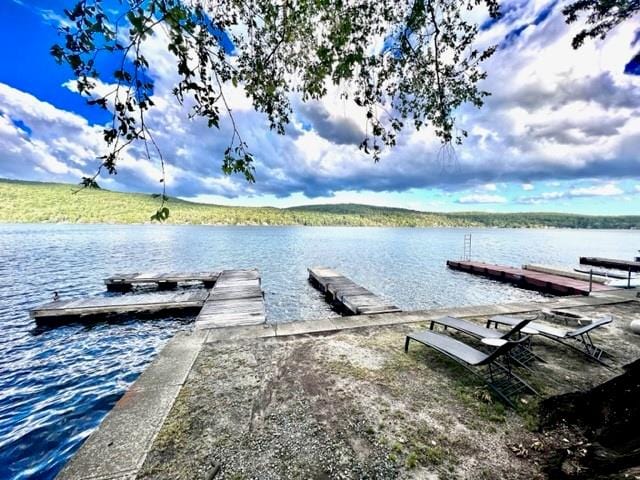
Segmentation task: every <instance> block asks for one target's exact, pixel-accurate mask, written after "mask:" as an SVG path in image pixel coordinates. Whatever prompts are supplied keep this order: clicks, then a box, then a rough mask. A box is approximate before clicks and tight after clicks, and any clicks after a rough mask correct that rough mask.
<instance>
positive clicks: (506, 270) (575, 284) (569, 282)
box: [447, 260, 611, 295]
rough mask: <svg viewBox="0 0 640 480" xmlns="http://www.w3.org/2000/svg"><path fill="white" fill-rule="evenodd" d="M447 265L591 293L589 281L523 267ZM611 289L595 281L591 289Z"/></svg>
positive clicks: (543, 288) (560, 291) (553, 289)
mask: <svg viewBox="0 0 640 480" xmlns="http://www.w3.org/2000/svg"><path fill="white" fill-rule="evenodd" d="M447 266H448V267H449V268H451V269H453V270H461V271H463V272H467V273H473V274H476V275H483V276H485V277H489V278H492V279H494V280H500V281H502V282H508V283H513V284H515V285H517V286H519V287H522V288H527V289H529V290H536V291H539V292H548V293H553V294H556V295H589V293H590V290H589V282H588V281H586V282H585V281H583V280H576V279H573V278H567V277H562V276H560V275H552V274H549V273H542V272H534V271H531V270H524V269H522V268H515V267H508V266H503V265H492V264H489V263H483V262H473V261H462V260H460V261H457V260H447ZM605 290H611V288H610V287H607V286H605V285H601V284H599V283H593V284H592V285H591V291H594V292H595V291H605Z"/></svg>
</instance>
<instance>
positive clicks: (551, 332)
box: [487, 315, 612, 366]
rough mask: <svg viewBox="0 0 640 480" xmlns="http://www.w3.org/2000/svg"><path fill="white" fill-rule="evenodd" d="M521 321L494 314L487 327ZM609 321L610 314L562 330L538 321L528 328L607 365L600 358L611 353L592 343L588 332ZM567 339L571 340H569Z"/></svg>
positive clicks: (530, 324) (610, 320)
mask: <svg viewBox="0 0 640 480" xmlns="http://www.w3.org/2000/svg"><path fill="white" fill-rule="evenodd" d="M521 321H522V319H521V318H516V317H510V316H508V315H496V316H495V317H491V318H490V319H489V320H487V327H490V326H491V324H494V325H495V326H496V327H497V326H498V325H510V326H513V325H517V324H518V323H519V322H521ZM611 322H612V318H611V316H605V317H603V318H601V319H599V320H595V321H593V322H591V323H589V324H587V325H584V326H582V327H580V328H576V329H575V330H563V329H561V328H557V327H554V326H552V325H547V324H544V323H539V322H531V323H529V325H528V328H529V329H533V330H536V331H537V332H538V333H539V334H540V335H542V336H543V337H546V338H549V339H551V340H555V341H556V342H559V343H561V344H563V345H566V346H567V347H569V348H572V349H574V350H576V351H578V352H580V353H582V354H584V355H586V356H587V357H588V358H589V359H591V360H595V361H596V362H598V363H600V364H602V365H605V366H608V365H607V364H606V363H605V362H603V361H602V360H601V358H602V355H608V356H611V355H610V354H608V353H607V352H605V351H604V350H603V349H602V348H601V347H598V346H596V345H595V344H594V343H593V339H592V338H591V335H590V333H591V331H593V330H595V329H596V328H600V327H602V326H603V325H607V324H609V323H611ZM569 340H570V341H571V342H569Z"/></svg>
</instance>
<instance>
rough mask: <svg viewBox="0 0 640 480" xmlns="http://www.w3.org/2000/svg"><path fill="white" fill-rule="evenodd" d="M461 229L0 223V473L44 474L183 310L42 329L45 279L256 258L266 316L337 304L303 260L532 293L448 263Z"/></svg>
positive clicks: (427, 299) (627, 236) (480, 242)
mask: <svg viewBox="0 0 640 480" xmlns="http://www.w3.org/2000/svg"><path fill="white" fill-rule="evenodd" d="M471 232H472V233H473V251H474V258H476V259H481V260H485V261H492V262H496V263H507V264H512V265H519V264H521V263H526V262H531V263H547V264H556V265H565V266H572V265H574V264H575V262H576V261H577V257H578V256H579V255H594V256H608V257H619V258H632V257H633V255H634V253H635V251H636V250H637V248H638V244H640V242H639V240H640V238H639V237H640V235H638V234H637V233H635V232H617V231H615V232H612V231H571V230H497V229H477V230H471ZM465 233H469V230H462V229H403V228H348V227H335V228H333V227H332V228H320V227H318V228H316V227H291V228H289V227H198V226H159V225H155V226H105V225H102V226H91V225H86V226H76V225H21V226H15V225H0V279H1V281H0V322H2V333H3V334H2V336H0V351H1V352H2V353H1V355H0V478H2V479H18V478H25V479H26V478H53V477H54V476H55V474H56V473H57V472H58V471H59V470H60V468H61V467H62V465H64V462H65V461H66V460H67V459H68V458H69V457H70V456H71V455H72V454H73V452H74V451H75V450H76V449H77V448H78V447H79V446H80V444H81V443H82V441H83V440H84V439H85V438H86V437H87V436H88V435H89V433H91V431H92V430H93V429H95V428H96V426H97V425H98V424H99V422H100V420H101V419H102V418H103V417H104V415H105V414H106V413H107V412H108V411H109V410H110V408H111V407H112V406H113V404H114V403H115V402H116V401H117V399H118V398H119V397H120V395H122V393H123V392H124V390H125V389H126V388H127V386H128V385H130V384H131V382H133V381H134V380H135V378H136V377H137V376H138V374H139V373H140V372H141V371H142V370H143V368H144V367H145V365H147V364H148V362H150V361H151V359H152V358H153V355H154V354H155V353H156V352H157V351H158V350H159V349H160V348H161V347H162V345H164V343H166V341H167V340H168V339H169V338H170V337H171V336H172V335H173V334H174V333H175V332H176V331H178V330H180V329H188V328H191V325H190V323H189V319H186V320H177V319H171V318H168V319H162V320H146V321H141V320H136V319H132V318H129V319H123V320H120V321H118V322H97V323H94V324H91V325H77V324H75V325H68V326H64V327H60V328H56V329H45V330H40V331H37V330H35V329H34V324H33V322H32V321H31V320H30V319H29V316H28V310H29V309H30V308H32V307H34V306H36V305H38V304H40V303H43V302H46V301H49V300H50V299H51V297H52V294H53V292H54V291H58V292H59V293H60V295H61V297H62V298H63V299H64V298H68V297H74V296H80V295H88V294H91V295H93V294H103V292H104V286H103V285H102V278H104V277H105V276H108V275H110V274H112V273H115V272H126V271H139V272H142V271H162V272H168V271H203V270H218V269H222V268H252V267H257V268H259V269H260V271H261V273H262V277H263V289H264V290H265V300H266V303H267V316H268V319H269V321H271V322H277V321H283V320H287V321H291V320H301V319H312V318H320V317H325V316H328V315H334V313H332V312H331V311H330V310H329V308H328V307H327V305H326V304H325V303H324V301H323V299H322V297H321V296H320V294H319V293H318V292H316V291H315V290H314V289H313V288H312V287H311V286H310V285H309V284H308V282H307V281H306V278H307V272H306V268H307V267H309V266H313V265H326V266H330V267H334V268H336V269H338V270H340V271H341V272H343V273H344V274H345V275H347V276H349V277H351V278H352V279H353V280H355V281H356V282H358V283H361V284H362V285H364V286H365V287H367V288H369V289H370V290H372V291H373V292H375V293H378V294H381V295H382V296H385V297H387V298H388V299H389V300H391V301H392V302H393V303H395V304H396V305H398V306H399V307H401V308H404V309H419V308H431V307H442V306H454V305H473V304H486V303H492V302H503V301H517V300H522V299H528V298H535V297H537V294H535V293H532V292H528V291H524V290H519V289H516V288H512V287H510V286H507V285H503V284H498V283H495V282H492V281H490V280H487V279H484V278H481V277H474V276H471V275H467V274H464V273H460V272H453V271H449V270H447V269H446V267H445V261H446V260H447V259H448V258H459V257H460V256H461V254H462V248H463V236H464V234H465Z"/></svg>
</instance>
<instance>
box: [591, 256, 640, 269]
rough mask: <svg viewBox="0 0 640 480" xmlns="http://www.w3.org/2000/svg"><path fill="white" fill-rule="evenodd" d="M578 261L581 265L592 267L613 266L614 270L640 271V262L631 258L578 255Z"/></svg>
mask: <svg viewBox="0 0 640 480" xmlns="http://www.w3.org/2000/svg"><path fill="white" fill-rule="evenodd" d="M580 263H581V264H583V265H593V266H594V267H605V268H613V269H616V270H624V271H625V272H640V262H634V261H631V260H616V259H613V258H600V257H580Z"/></svg>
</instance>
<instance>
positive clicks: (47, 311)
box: [30, 291, 208, 324]
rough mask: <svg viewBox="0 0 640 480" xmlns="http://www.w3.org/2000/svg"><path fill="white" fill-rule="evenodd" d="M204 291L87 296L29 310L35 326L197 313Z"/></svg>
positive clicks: (206, 293)
mask: <svg viewBox="0 0 640 480" xmlns="http://www.w3.org/2000/svg"><path fill="white" fill-rule="evenodd" d="M207 295H208V292H207V291H189V292H175V293H167V294H162V293H149V294H141V295H123V296H117V297H89V298H81V299H72V300H68V301H57V302H50V303H47V304H45V305H42V306H40V307H37V308H35V309H33V310H31V311H30V315H31V318H33V319H35V320H36V323H38V324H53V323H58V322H59V321H60V320H61V319H63V318H65V319H67V318H75V319H82V318H86V317H93V316H100V315H115V314H126V313H150V312H160V311H165V310H166V311H191V310H199V309H200V308H201V307H202V305H203V304H204V302H205V299H206V298H207Z"/></svg>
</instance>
